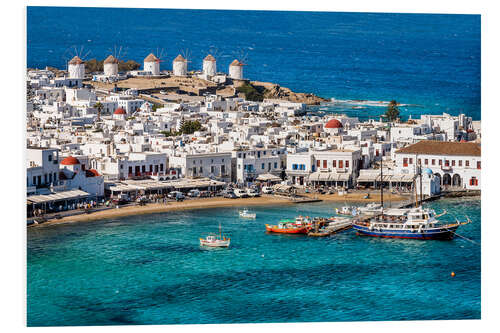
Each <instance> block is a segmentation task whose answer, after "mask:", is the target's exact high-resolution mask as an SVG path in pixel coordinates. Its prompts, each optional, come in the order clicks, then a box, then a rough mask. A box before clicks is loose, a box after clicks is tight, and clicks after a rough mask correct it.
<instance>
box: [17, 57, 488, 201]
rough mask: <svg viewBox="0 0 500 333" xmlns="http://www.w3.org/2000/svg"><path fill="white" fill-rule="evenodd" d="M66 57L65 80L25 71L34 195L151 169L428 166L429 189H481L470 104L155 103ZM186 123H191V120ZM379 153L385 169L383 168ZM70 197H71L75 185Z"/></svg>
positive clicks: (313, 176) (189, 177) (235, 67)
mask: <svg viewBox="0 0 500 333" xmlns="http://www.w3.org/2000/svg"><path fill="white" fill-rule="evenodd" d="M187 64H188V61H187V60H186V59H184V58H183V57H182V56H178V57H177V58H176V59H175V60H174V62H173V74H174V75H179V76H182V75H186V74H187V70H188V68H187ZM69 65H70V67H69V77H68V78H64V79H61V80H59V78H57V77H56V76H55V75H54V73H52V72H51V71H48V70H36V71H30V72H29V73H28V78H27V80H28V84H29V86H30V87H31V91H32V92H33V94H32V97H30V100H29V102H28V131H27V146H28V147H29V148H28V154H27V158H28V161H27V167H28V172H27V179H26V182H27V189H28V194H29V195H30V196H31V195H34V196H43V195H49V196H50V195H55V194H57V193H69V192H71V191H77V192H71V193H72V194H74V195H75V196H78V198H81V197H82V195H83V196H85V193H86V195H88V196H89V197H96V198H101V197H104V196H109V195H110V194H112V193H114V192H113V189H114V190H116V189H118V188H124V187H123V186H125V187H127V188H129V189H130V188H132V185H131V184H132V183H131V182H134V181H135V182H138V181H146V180H147V181H148V182H150V183H148V184H150V185H148V186H152V185H151V184H153V183H154V184H156V185H155V186H157V188H163V187H165V188H167V187H168V186H171V185H168V186H167V185H164V186H163V185H162V184H167V183H166V182H169V183H168V184H171V183H172V182H174V183H175V182H190V181H192V182H195V181H198V182H199V181H204V182H206V184H212V183H210V182H213V184H219V185H220V184H229V183H237V184H241V185H249V184H254V183H256V182H259V181H264V182H269V181H270V180H272V181H273V182H277V183H283V184H288V185H295V186H297V187H306V186H312V187H318V186H326V187H331V188H337V189H341V188H356V187H366V186H368V187H370V186H376V185H377V184H380V183H383V184H384V183H385V185H387V186H389V187H392V188H396V189H405V188H408V187H411V186H414V185H413V184H414V181H415V179H416V178H418V179H420V177H418V175H419V174H420V172H422V174H423V177H422V181H423V182H424V183H423V184H422V185H423V186H422V187H423V189H424V191H425V193H426V194H434V193H436V192H437V191H440V190H441V189H443V188H457V189H468V190H478V189H480V188H481V172H480V170H481V147H480V128H479V124H478V123H477V122H473V121H472V120H471V119H470V118H468V117H466V116H464V115H459V116H456V117H455V116H451V115H447V114H443V115H442V116H430V115H423V116H421V118H420V119H417V120H415V119H413V120H411V121H409V122H407V123H404V124H403V123H386V122H377V121H373V120H371V121H367V122H362V121H360V120H359V119H358V118H356V117H349V116H346V115H335V116H325V117H319V116H313V115H308V114H307V107H306V105H304V104H301V103H292V102H288V101H280V100H264V101H263V102H251V101H246V100H244V99H242V98H235V97H231V98H224V97H222V96H217V95H206V96H205V97H204V100H203V101H200V102H191V103H174V102H172V103H165V104H164V105H162V106H160V107H157V108H155V110H153V107H152V104H151V103H150V102H147V101H145V100H143V99H141V98H139V97H138V96H137V94H136V93H134V91H132V90H130V91H125V92H107V93H103V92H96V91H95V90H93V89H91V88H84V87H82V85H81V82H82V79H83V77H84V75H85V68H84V67H85V65H84V63H83V62H81V60H80V61H79V59H72V60H71V62H70V64H69ZM216 68H217V67H216V61H215V58H214V57H212V56H207V57H206V58H205V59H204V61H203V72H202V75H204V76H205V77H207V78H210V77H214V76H216V75H217V69H216ZM242 68H243V64H241V63H240V62H238V61H237V60H235V62H233V63H232V64H231V66H230V70H229V76H230V77H231V78H232V79H242V78H243V71H242ZM144 71H147V72H149V73H150V74H151V75H160V74H161V71H160V61H159V59H158V58H157V57H156V56H154V55H153V54H150V55H148V57H146V59H145V60H144ZM104 72H105V75H106V76H109V77H112V76H115V75H117V74H118V60H117V59H116V58H114V57H112V56H110V57H108V58H107V59H106V61H105V68H104ZM186 124H189V125H191V126H195V128H194V129H193V130H191V131H190V130H189V126H187V125H186ZM381 163H382V165H383V168H384V174H385V175H386V177H385V178H383V179H380V178H378V177H380V175H379V169H378V168H379V167H380V164H381ZM418 181H420V180H418ZM124 184H126V185H124ZM183 184H185V183H183ZM204 184H205V183H204ZM120 186H122V187H120ZM162 186H163V187H162ZM186 186H187V185H186ZM138 188H140V186H139V185H137V187H136V189H138ZM63 197H64V198H65V199H64V200H66V201H67V202H71V200H72V199H71V198H72V197H71V196H70V194H67V195H65V196H63ZM73 199H74V198H73ZM37 200H42V199H37ZM74 200H76V199H74ZM39 202H40V201H39Z"/></svg>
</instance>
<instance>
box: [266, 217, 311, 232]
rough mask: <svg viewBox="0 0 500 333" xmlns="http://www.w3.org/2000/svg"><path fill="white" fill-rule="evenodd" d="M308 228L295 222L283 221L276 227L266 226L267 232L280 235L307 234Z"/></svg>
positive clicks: (304, 224) (305, 224)
mask: <svg viewBox="0 0 500 333" xmlns="http://www.w3.org/2000/svg"><path fill="white" fill-rule="evenodd" d="M309 229H310V226H309V225H307V223H297V220H290V219H284V220H281V221H279V223H278V224H277V225H269V224H266V231H267V232H274V233H280V234H307V232H308V231H309Z"/></svg>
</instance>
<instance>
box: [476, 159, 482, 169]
mask: <svg viewBox="0 0 500 333" xmlns="http://www.w3.org/2000/svg"><path fill="white" fill-rule="evenodd" d="M477 168H478V169H481V161H477Z"/></svg>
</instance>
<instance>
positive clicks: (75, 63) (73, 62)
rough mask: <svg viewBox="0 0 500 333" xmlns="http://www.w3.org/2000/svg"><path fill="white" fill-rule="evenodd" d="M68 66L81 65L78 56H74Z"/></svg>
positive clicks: (81, 62) (81, 61)
mask: <svg viewBox="0 0 500 333" xmlns="http://www.w3.org/2000/svg"><path fill="white" fill-rule="evenodd" d="M69 64H70V65H80V64H83V60H82V59H80V57H79V56H74V57H73V59H71V60H70V61H69Z"/></svg>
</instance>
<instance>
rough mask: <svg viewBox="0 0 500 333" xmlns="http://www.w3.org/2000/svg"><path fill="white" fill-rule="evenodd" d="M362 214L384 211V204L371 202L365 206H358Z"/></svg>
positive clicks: (374, 213)
mask: <svg viewBox="0 0 500 333" xmlns="http://www.w3.org/2000/svg"><path fill="white" fill-rule="evenodd" d="M358 211H359V214H360V215H377V214H380V213H382V212H383V208H382V205H381V204H379V203H375V202H372V203H369V204H368V205H366V206H365V207H359V208H358Z"/></svg>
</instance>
